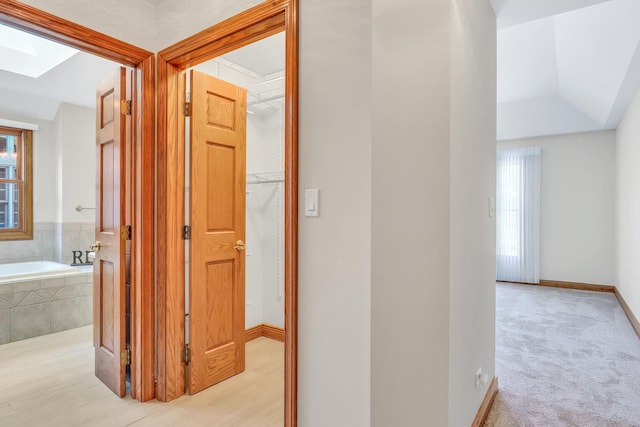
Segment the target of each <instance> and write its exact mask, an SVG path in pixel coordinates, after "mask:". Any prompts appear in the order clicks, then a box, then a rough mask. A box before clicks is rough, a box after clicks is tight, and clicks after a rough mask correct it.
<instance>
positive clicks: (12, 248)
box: [0, 222, 95, 264]
mask: <svg viewBox="0 0 640 427" xmlns="http://www.w3.org/2000/svg"><path fill="white" fill-rule="evenodd" d="M94 241H95V223H93V222H65V223H55V222H36V223H34V224H33V239H31V240H12V241H1V242H0V264H6V263H14V262H26V261H42V260H54V261H57V262H61V263H63V264H71V263H72V262H73V251H88V250H89V245H91V244H92V243H93V242H94ZM82 258H83V259H84V258H85V256H84V255H83V257H82Z"/></svg>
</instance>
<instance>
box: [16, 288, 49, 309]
mask: <svg viewBox="0 0 640 427" xmlns="http://www.w3.org/2000/svg"><path fill="white" fill-rule="evenodd" d="M43 302H46V301H45V299H44V298H42V297H41V296H40V295H38V294H36V293H35V292H29V293H28V294H27V296H26V297H24V299H23V300H22V301H20V304H19V306H20V307H22V306H25V305H33V304H42V303H43Z"/></svg>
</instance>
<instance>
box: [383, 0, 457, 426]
mask: <svg viewBox="0 0 640 427" xmlns="http://www.w3.org/2000/svg"><path fill="white" fill-rule="evenodd" d="M372 15H373V21H372V38H373V42H372V50H373V60H372V62H373V65H372V69H373V95H372V96H373V101H372V104H373V114H372V117H373V144H372V145H373V155H372V157H373V159H372V176H373V182H372V231H371V240H372V251H371V252H372V255H371V265H372V269H371V276H372V277H371V299H372V304H371V318H372V319H371V418H372V426H375V427H385V426H391V425H403V426H415V425H423V424H425V421H426V420H425V417H428V424H429V425H434V426H447V425H449V420H448V401H449V398H448V395H449V378H448V374H449V283H450V274H449V265H450V249H451V247H450V241H449V229H450V203H451V199H450V185H451V178H450V176H451V169H450V149H451V146H450V141H451V133H450V126H449V123H450V109H451V99H450V93H449V90H450V84H451V70H450V64H449V57H450V46H449V40H450V36H449V32H450V2H449V1H448V0H436V1H430V2H424V1H420V0H405V1H401V2H398V1H397V0H373V1H372ZM399 64H402V74H401V75H400V74H399V73H398V66H399ZM390 82H393V84H390Z"/></svg>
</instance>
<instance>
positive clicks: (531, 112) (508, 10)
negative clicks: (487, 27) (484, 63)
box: [491, 0, 640, 139]
mask: <svg viewBox="0 0 640 427" xmlns="http://www.w3.org/2000/svg"><path fill="white" fill-rule="evenodd" d="M491 3H492V5H493V8H494V11H495V12H496V16H497V17H498V46H497V47H498V64H497V67H498V80H497V83H498V93H497V100H498V107H497V108H498V123H497V125H498V139H515V138H526V137H535V136H544V135H556V134H565V133H574V132H584V131H594V130H603V129H615V128H616V127H617V126H618V123H619V122H620V119H621V118H622V116H623V114H624V112H625V111H626V109H627V107H628V106H629V103H630V102H631V100H632V99H633V96H634V95H635V93H636V92H637V90H638V88H639V87H640V49H639V48H638V46H639V43H640V1H638V0H564V1H559V0H535V1H532V0H491Z"/></svg>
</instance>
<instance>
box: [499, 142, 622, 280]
mask: <svg viewBox="0 0 640 427" xmlns="http://www.w3.org/2000/svg"><path fill="white" fill-rule="evenodd" d="M615 139H616V136H615V131H602V132H586V133H576V134H569V135H558V136H549V137H541V138H529V139H520V140H510V141H500V142H499V143H498V148H499V149H502V148H511V147H524V146H539V147H541V148H542V166H541V182H540V190H541V200H540V204H541V211H540V278H541V279H544V280H563V281H569V282H581V283H594V284H601V285H613V284H614V283H615V237H614V235H615V232H614V229H615V228H614V222H615V214H614V212H615V175H616V172H615V170H616V166H615V164H616V159H615V151H616V147H615Z"/></svg>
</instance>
